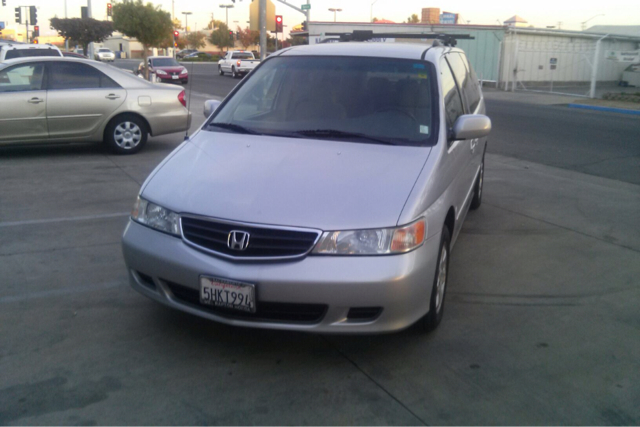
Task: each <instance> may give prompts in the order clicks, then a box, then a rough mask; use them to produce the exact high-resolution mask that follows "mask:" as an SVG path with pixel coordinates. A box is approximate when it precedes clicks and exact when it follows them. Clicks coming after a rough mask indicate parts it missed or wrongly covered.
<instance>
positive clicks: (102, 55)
mask: <svg viewBox="0 0 640 427" xmlns="http://www.w3.org/2000/svg"><path fill="white" fill-rule="evenodd" d="M115 60H116V54H115V53H113V51H112V50H111V49H107V48H106V47H101V48H100V49H98V51H97V52H96V61H102V62H114V61H115Z"/></svg>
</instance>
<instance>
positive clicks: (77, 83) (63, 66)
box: [49, 62, 120, 90]
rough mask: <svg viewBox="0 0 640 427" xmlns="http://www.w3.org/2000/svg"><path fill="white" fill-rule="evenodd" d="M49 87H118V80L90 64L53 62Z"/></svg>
mask: <svg viewBox="0 0 640 427" xmlns="http://www.w3.org/2000/svg"><path fill="white" fill-rule="evenodd" d="M50 69H51V71H50V74H49V76H50V79H49V89H52V90H64V89H97V88H118V87H120V86H119V85H118V84H117V83H116V82H114V81H113V80H112V79H110V78H109V77H107V76H106V75H105V74H104V73H102V72H100V71H98V70H96V69H95V68H93V67H91V66H90V65H86V64H78V63H74V62H54V63H53V64H51V68H50Z"/></svg>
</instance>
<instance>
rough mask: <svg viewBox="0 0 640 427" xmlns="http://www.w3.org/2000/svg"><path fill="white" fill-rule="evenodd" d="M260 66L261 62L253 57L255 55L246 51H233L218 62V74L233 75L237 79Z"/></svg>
mask: <svg viewBox="0 0 640 427" xmlns="http://www.w3.org/2000/svg"><path fill="white" fill-rule="evenodd" d="M258 64H260V60H259V59H256V58H255V57H254V56H253V53H251V52H246V51H244V50H231V51H229V52H227V54H226V55H225V56H224V58H222V59H221V60H220V61H218V73H219V74H220V75H221V76H224V73H231V76H232V77H233V78H234V79H235V78H238V77H242V76H244V75H246V74H248V73H250V72H251V70H253V69H254V68H256V67H257V66H258Z"/></svg>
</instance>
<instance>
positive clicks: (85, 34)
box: [49, 18, 113, 55]
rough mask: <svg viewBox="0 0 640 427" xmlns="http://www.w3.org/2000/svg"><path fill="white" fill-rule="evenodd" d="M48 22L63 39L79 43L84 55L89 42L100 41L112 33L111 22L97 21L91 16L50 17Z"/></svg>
mask: <svg viewBox="0 0 640 427" xmlns="http://www.w3.org/2000/svg"><path fill="white" fill-rule="evenodd" d="M49 22H50V23H51V28H52V29H53V30H56V31H57V32H58V34H59V35H60V36H61V37H64V38H65V40H73V41H74V42H76V43H77V44H79V45H81V46H82V49H83V52H84V54H85V55H87V52H88V46H89V43H91V42H96V43H100V42H101V41H103V40H104V39H106V38H107V37H109V36H110V35H111V34H113V24H112V23H111V22H109V21H98V20H97V19H92V18H85V19H81V18H69V19H61V18H51V19H50V20H49Z"/></svg>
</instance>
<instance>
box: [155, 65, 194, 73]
mask: <svg viewBox="0 0 640 427" xmlns="http://www.w3.org/2000/svg"><path fill="white" fill-rule="evenodd" d="M151 68H152V69H153V70H162V71H165V72H167V73H179V72H181V71H182V70H183V69H185V70H186V68H185V67H183V66H182V65H178V66H170V67H151Z"/></svg>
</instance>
